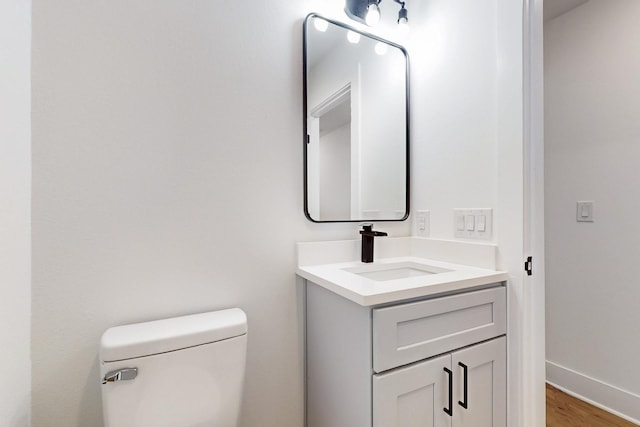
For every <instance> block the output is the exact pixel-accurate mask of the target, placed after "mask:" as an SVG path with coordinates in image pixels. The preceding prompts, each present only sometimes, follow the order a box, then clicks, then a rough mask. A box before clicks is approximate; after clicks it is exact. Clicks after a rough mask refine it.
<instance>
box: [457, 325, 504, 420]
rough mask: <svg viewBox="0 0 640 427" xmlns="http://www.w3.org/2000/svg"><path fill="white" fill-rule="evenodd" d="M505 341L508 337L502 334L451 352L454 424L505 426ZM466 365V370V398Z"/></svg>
mask: <svg viewBox="0 0 640 427" xmlns="http://www.w3.org/2000/svg"><path fill="white" fill-rule="evenodd" d="M506 343H507V339H506V338H505V337H501V338H496V339H494V340H491V341H487V342H484V343H480V344H476V345H474V346H471V347H468V348H465V349H463V350H459V351H456V352H454V353H452V355H451V358H452V363H451V366H452V368H453V369H452V370H453V372H454V384H455V385H454V399H453V401H454V409H453V427H506V425H507V393H506V391H507V344H506ZM463 365H464V366H466V373H467V381H466V391H467V395H466V399H465V395H464V394H465V393H464V392H465V384H464V374H465V368H464V366H463ZM465 404H466V406H467V408H466V409H465V408H464V407H463V406H464V405H465Z"/></svg>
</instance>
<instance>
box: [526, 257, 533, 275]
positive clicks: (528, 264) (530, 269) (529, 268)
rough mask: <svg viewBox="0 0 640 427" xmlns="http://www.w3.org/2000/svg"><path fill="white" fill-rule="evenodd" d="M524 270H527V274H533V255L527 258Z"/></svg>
mask: <svg viewBox="0 0 640 427" xmlns="http://www.w3.org/2000/svg"><path fill="white" fill-rule="evenodd" d="M524 271H526V272H527V276H531V275H532V274H533V257H530V256H529V257H527V260H526V261H525V262H524Z"/></svg>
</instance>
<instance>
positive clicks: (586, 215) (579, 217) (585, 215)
mask: <svg viewBox="0 0 640 427" xmlns="http://www.w3.org/2000/svg"><path fill="white" fill-rule="evenodd" d="M576 221H578V222H593V202H592V201H582V202H578V203H576Z"/></svg>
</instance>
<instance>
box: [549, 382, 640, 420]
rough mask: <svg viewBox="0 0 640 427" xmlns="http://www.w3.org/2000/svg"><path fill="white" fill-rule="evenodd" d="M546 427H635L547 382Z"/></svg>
mask: <svg viewBox="0 0 640 427" xmlns="http://www.w3.org/2000/svg"><path fill="white" fill-rule="evenodd" d="M547 427H637V426H636V424H633V423H630V422H629V421H626V420H623V419H622V418H618V417H616V416H615V415H612V414H610V413H609V412H606V411H603V410H602V409H599V408H596V407H595V406H592V405H589V404H588V403H586V402H583V401H582V400H580V399H576V398H575V397H573V396H569V395H568V394H566V393H563V392H561V391H560V390H558V389H556V388H554V387H552V386H550V385H549V384H547Z"/></svg>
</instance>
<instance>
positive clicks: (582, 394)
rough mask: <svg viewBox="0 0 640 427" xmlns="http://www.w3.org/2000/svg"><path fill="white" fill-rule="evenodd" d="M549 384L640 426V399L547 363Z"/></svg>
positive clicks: (598, 381) (635, 395)
mask: <svg viewBox="0 0 640 427" xmlns="http://www.w3.org/2000/svg"><path fill="white" fill-rule="evenodd" d="M546 366H547V382H548V383H549V384H551V385H552V386H554V387H556V388H557V389H559V390H561V391H563V392H565V393H567V394H569V395H571V396H573V397H576V398H578V399H580V400H584V401H585V402H587V403H589V404H591V405H593V406H595V407H598V408H600V409H603V410H605V411H607V412H611V413H612V414H614V415H616V416H618V417H620V418H623V419H625V420H627V421H629V422H632V423H634V424H637V425H640V396H638V395H637V394H634V393H631V392H628V391H626V390H622V389H620V388H618V387H615V386H613V385H611V384H607V383H604V382H602V381H600V380H596V379H595V378H591V377H589V376H587V375H584V374H581V373H580V372H576V371H574V370H572V369H569V368H565V367H564V366H560V365H558V364H556V363H553V362H550V361H548V360H547V361H546Z"/></svg>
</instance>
